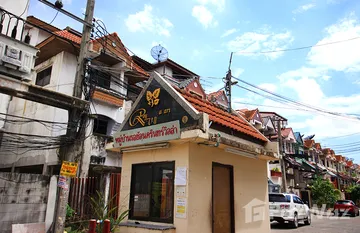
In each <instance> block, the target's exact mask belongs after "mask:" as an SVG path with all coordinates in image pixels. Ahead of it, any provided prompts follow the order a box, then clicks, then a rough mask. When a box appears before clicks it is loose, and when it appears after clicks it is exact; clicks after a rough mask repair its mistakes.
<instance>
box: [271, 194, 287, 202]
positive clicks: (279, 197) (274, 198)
mask: <svg viewBox="0 0 360 233" xmlns="http://www.w3.org/2000/svg"><path fill="white" fill-rule="evenodd" d="M269 202H290V196H289V195H283V194H269Z"/></svg>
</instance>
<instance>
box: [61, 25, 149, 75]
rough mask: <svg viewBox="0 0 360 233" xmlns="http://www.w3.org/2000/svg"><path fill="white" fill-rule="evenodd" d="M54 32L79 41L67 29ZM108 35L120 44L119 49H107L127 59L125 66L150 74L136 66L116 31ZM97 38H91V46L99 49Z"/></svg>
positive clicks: (78, 40) (78, 41)
mask: <svg viewBox="0 0 360 233" xmlns="http://www.w3.org/2000/svg"><path fill="white" fill-rule="evenodd" d="M55 34H57V35H58V36H61V37H63V38H65V39H68V40H71V41H72V42H75V43H77V44H80V43H81V37H79V36H77V35H75V34H73V33H71V32H69V31H68V30H66V29H65V30H62V31H57V32H55ZM108 36H113V37H116V38H118V40H120V45H119V46H118V47H119V48H120V50H118V49H114V48H112V47H110V46H109V49H110V50H111V52H113V53H115V54H116V55H117V56H120V57H122V58H124V59H126V60H127V66H128V67H130V68H131V69H134V70H135V71H137V72H139V73H141V74H143V75H145V76H150V75H149V74H148V73H147V72H146V71H145V70H143V69H142V68H141V67H140V66H138V65H137V64H136V63H135V62H134V61H133V60H132V58H131V56H130V55H129V54H128V53H127V51H126V49H125V46H124V44H123V43H122V41H121V39H120V38H119V37H118V35H117V33H116V32H114V33H112V34H110V35H108ZM98 40H99V39H97V40H93V41H92V42H93V48H94V49H96V50H99V48H100V43H99V41H98Z"/></svg>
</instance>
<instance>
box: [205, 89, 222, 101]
mask: <svg viewBox="0 0 360 233" xmlns="http://www.w3.org/2000/svg"><path fill="white" fill-rule="evenodd" d="M223 94H224V91H223V90H220V91H216V92H212V93H210V94H208V97H211V96H213V97H215V98H216V99H217V98H219V97H220V96H221V95H223Z"/></svg>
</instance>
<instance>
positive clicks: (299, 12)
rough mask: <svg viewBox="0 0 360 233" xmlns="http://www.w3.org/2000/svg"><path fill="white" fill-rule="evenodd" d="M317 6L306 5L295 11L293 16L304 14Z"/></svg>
mask: <svg viewBox="0 0 360 233" xmlns="http://www.w3.org/2000/svg"><path fill="white" fill-rule="evenodd" d="M315 6H316V5H315V4H314V3H309V4H305V5H302V6H299V7H298V8H296V10H293V14H301V13H304V12H305V11H308V10H310V9H312V8H314V7H315Z"/></svg>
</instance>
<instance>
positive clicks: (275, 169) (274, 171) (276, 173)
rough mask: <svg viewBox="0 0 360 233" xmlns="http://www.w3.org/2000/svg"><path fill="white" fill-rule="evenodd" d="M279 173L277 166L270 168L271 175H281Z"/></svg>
mask: <svg viewBox="0 0 360 233" xmlns="http://www.w3.org/2000/svg"><path fill="white" fill-rule="evenodd" d="M281 175H282V174H281V171H280V169H279V168H278V167H275V168H273V169H272V170H271V176H275V177H281Z"/></svg>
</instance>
